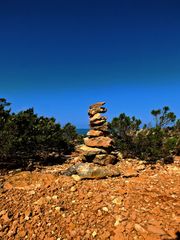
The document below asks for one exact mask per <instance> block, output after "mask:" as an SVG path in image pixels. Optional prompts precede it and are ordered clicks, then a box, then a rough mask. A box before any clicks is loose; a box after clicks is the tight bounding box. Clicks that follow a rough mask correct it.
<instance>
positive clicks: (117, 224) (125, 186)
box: [0, 158, 180, 240]
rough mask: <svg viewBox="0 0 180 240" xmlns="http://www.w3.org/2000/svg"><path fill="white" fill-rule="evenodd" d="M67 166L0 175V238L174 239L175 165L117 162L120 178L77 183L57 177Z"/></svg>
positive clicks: (179, 176) (179, 223)
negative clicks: (120, 172) (120, 173)
mask: <svg viewBox="0 0 180 240" xmlns="http://www.w3.org/2000/svg"><path fill="white" fill-rule="evenodd" d="M177 160H178V158H177ZM178 161H179V160H178ZM69 166H70V164H64V165H59V166H51V167H44V168H42V169H39V170H37V171H33V172H28V171H26V172H25V171H24V172H18V171H11V172H9V173H8V174H7V175H3V176H1V188H0V239H3V240H7V239H8V240H11V239H12V240H13V239H23V240H24V239H37V240H41V239H43V240H65V239H66V240H70V239H72V240H85V239H86V240H91V239H97V240H106V239H111V240H123V239H125V240H126V239H127V240H131V239H132V240H133V239H134V240H138V239H139V240H143V239H146V240H158V239H164V240H165V239H179V238H178V234H176V233H177V232H178V231H180V208H179V209H178V207H180V203H179V199H180V188H179V185H180V168H179V166H178V165H176V164H170V165H164V166H162V165H160V164H156V165H152V166H151V165H144V163H143V162H142V161H141V162H138V161H136V160H130V161H123V162H122V163H120V164H119V168H120V169H121V171H122V176H120V177H115V178H108V179H100V180H80V181H75V180H74V179H73V178H72V177H71V176H62V175H58V174H57V172H59V171H60V170H64V169H66V168H67V167H69Z"/></svg>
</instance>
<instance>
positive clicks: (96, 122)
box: [90, 117, 106, 127]
mask: <svg viewBox="0 0 180 240" xmlns="http://www.w3.org/2000/svg"><path fill="white" fill-rule="evenodd" d="M104 123H106V118H105V117H102V118H101V119H100V120H94V121H92V120H91V119H90V127H94V126H101V125H103V124H104Z"/></svg>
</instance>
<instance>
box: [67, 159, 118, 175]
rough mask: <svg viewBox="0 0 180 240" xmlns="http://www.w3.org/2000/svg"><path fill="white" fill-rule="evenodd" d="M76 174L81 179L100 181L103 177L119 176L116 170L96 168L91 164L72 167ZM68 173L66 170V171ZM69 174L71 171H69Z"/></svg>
mask: <svg viewBox="0 0 180 240" xmlns="http://www.w3.org/2000/svg"><path fill="white" fill-rule="evenodd" d="M74 169H76V174H77V175H78V176H79V177H80V178H81V179H83V178H92V179H100V178H105V177H112V176H119V175H120V171H119V169H118V168H116V167H114V166H113V165H112V166H111V167H109V166H97V165H95V164H93V163H81V164H77V165H75V166H74ZM66 172H68V169H67V170H66ZM70 172H71V171H70Z"/></svg>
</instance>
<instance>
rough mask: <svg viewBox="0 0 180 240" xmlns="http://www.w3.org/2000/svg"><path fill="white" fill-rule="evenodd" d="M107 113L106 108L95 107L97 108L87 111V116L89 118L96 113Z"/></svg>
mask: <svg viewBox="0 0 180 240" xmlns="http://www.w3.org/2000/svg"><path fill="white" fill-rule="evenodd" d="M105 112H107V108H105V107H97V108H92V109H89V111H88V115H89V116H90V117H92V116H94V115H95V114H96V113H105Z"/></svg>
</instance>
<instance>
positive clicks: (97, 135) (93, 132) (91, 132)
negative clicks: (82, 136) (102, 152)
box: [87, 129, 104, 137]
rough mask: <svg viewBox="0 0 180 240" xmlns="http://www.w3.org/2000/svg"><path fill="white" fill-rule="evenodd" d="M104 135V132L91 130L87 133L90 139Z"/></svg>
mask: <svg viewBox="0 0 180 240" xmlns="http://www.w3.org/2000/svg"><path fill="white" fill-rule="evenodd" d="M103 135H104V133H103V132H102V131H99V130H93V129H91V130H89V132H88V133H87V136H88V137H99V136H103Z"/></svg>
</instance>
